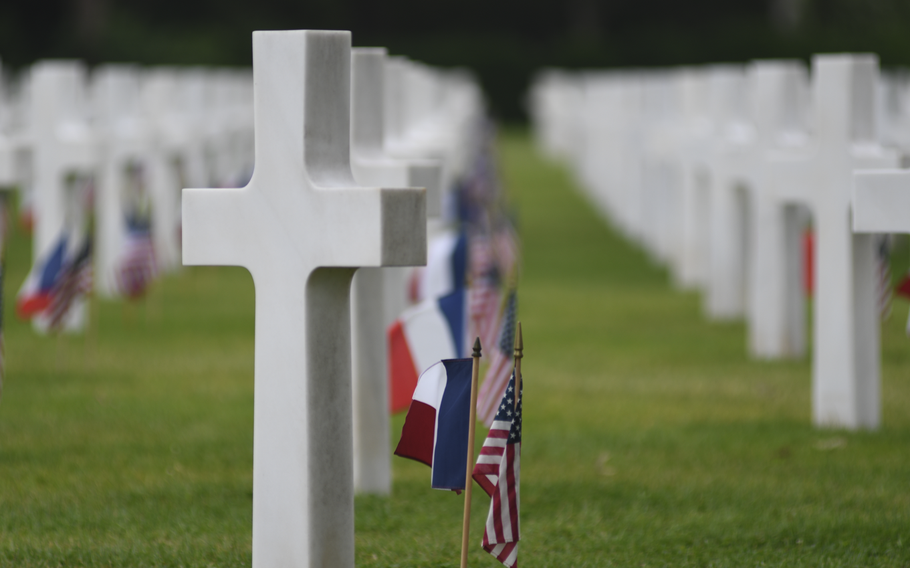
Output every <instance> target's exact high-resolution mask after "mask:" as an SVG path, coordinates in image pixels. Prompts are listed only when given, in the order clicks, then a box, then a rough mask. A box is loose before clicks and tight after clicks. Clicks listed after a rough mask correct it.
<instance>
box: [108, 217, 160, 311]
mask: <svg viewBox="0 0 910 568" xmlns="http://www.w3.org/2000/svg"><path fill="white" fill-rule="evenodd" d="M157 272H158V265H157V263H156V261H155V247H154V246H153V244H152V236H151V234H150V233H149V232H148V231H147V230H135V229H130V231H129V232H128V236H127V239H126V246H125V250H124V252H123V259H122V260H121V261H120V268H119V271H118V273H117V285H118V288H119V290H120V293H121V294H123V295H124V296H126V297H127V298H139V297H140V296H142V295H143V294H145V291H146V290H147V289H148V286H149V284H150V283H151V282H152V279H154V278H155V275H156V274H157Z"/></svg>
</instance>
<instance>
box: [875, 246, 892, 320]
mask: <svg viewBox="0 0 910 568" xmlns="http://www.w3.org/2000/svg"><path fill="white" fill-rule="evenodd" d="M875 248H876V253H877V254H876V255H875V273H876V278H877V282H876V284H877V290H876V300H877V302H878V313H879V315H880V316H881V319H882V320H886V319H888V317H889V316H890V315H891V301H892V299H893V294H892V292H891V235H877V236H876V242H875Z"/></svg>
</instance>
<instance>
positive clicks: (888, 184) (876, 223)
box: [853, 169, 910, 333]
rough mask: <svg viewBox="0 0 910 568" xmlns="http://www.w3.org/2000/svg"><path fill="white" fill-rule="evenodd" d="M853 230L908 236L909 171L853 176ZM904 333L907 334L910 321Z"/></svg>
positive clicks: (890, 171) (864, 173)
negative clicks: (905, 234) (906, 234)
mask: <svg viewBox="0 0 910 568" xmlns="http://www.w3.org/2000/svg"><path fill="white" fill-rule="evenodd" d="M853 231H854V232H857V233H910V170H905V169H904V170H897V169H894V170H867V171H858V172H856V173H855V174H854V183H853ZM889 285H890V283H889ZM907 330H908V333H910V321H908V322H907Z"/></svg>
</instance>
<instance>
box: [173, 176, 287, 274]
mask: <svg viewBox="0 0 910 568" xmlns="http://www.w3.org/2000/svg"><path fill="white" fill-rule="evenodd" d="M249 193H250V190H249V189H248V188H239V189H234V188H229V189H225V188H217V189H214V188H213V189H196V188H193V189H184V190H183V201H182V212H183V263H184V264H185V265H188V266H192V265H195V266H244V267H246V268H251V267H250V263H251V261H252V260H253V259H255V258H256V255H257V254H262V253H263V252H264V251H268V247H263V246H260V243H261V241H262V240H263V239H264V238H265V235H264V234H263V230H268V228H269V227H270V226H271V227H273V226H274V224H273V223H272V224H270V223H256V222H255V221H256V220H257V219H256V217H258V216H260V215H258V214H257V213H261V211H258V210H259V209H260V208H259V207H256V205H257V200H253V199H250V195H249Z"/></svg>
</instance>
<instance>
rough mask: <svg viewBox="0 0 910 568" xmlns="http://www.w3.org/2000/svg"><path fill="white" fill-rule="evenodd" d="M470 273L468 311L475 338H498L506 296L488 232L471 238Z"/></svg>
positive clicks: (486, 341)
mask: <svg viewBox="0 0 910 568" xmlns="http://www.w3.org/2000/svg"><path fill="white" fill-rule="evenodd" d="M469 243H470V248H469V250H470V254H469V255H468V259H469V261H470V272H469V278H468V314H469V317H470V320H471V326H472V332H471V334H470V335H471V337H474V336H478V337H480V343H481V344H483V345H492V344H493V342H494V341H496V332H497V331H498V329H499V312H500V306H501V304H502V298H501V296H500V292H499V277H498V272H497V270H496V263H495V262H494V261H495V259H494V257H493V247H492V241H491V240H490V239H489V238H488V237H486V236H485V235H475V236H472V237H470V239H469Z"/></svg>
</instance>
